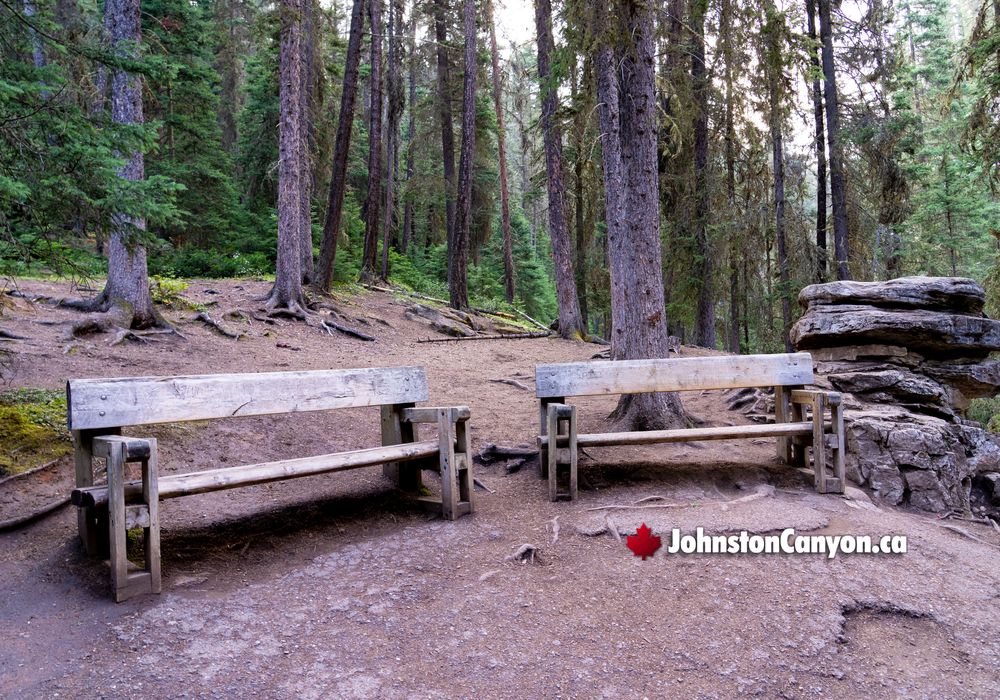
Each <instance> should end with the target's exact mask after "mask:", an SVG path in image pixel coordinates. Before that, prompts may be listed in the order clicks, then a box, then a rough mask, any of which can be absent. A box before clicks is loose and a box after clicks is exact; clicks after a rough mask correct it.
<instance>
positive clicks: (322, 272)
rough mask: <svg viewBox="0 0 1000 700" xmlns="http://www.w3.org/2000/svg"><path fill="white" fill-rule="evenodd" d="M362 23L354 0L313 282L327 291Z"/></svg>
mask: <svg viewBox="0 0 1000 700" xmlns="http://www.w3.org/2000/svg"><path fill="white" fill-rule="evenodd" d="M364 23H365V0H354V8H353V9H352V10H351V33H350V37H349V38H348V40H347V56H346V57H345V60H344V89H343V92H342V93H341V96H340V115H339V118H338V122H337V137H336V141H335V142H334V147H333V173H332V175H331V176H330V192H329V196H328V198H327V204H326V219H324V221H323V240H322V243H321V245H320V253H319V265H318V267H317V270H316V277H315V279H316V281H315V285H316V287H318V288H319V289H321V290H323V291H329V289H330V284H331V283H332V282H333V267H334V264H335V263H336V260H337V237H338V236H339V235H340V215H341V213H342V212H343V210H344V190H345V187H346V183H347V156H348V155H349V151H350V150H351V132H352V130H353V128H354V103H355V101H356V99H357V94H358V64H359V63H360V62H361V34H362V32H363V31H364Z"/></svg>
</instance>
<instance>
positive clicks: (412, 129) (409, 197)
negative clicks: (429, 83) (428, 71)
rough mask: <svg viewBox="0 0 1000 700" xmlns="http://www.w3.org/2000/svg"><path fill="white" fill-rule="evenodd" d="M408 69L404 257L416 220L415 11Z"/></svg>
mask: <svg viewBox="0 0 1000 700" xmlns="http://www.w3.org/2000/svg"><path fill="white" fill-rule="evenodd" d="M409 59H410V60H409V68H408V76H407V80H408V83H409V85H408V88H409V89H408V95H407V103H408V104H409V107H410V112H409V116H408V122H407V126H406V203H405V205H404V206H403V242H402V245H401V247H400V252H401V253H403V254H404V255H405V254H406V253H407V251H408V250H409V249H410V244H411V243H413V233H414V227H415V226H416V220H415V219H414V216H413V214H414V212H413V204H414V203H413V192H412V187H413V171H414V158H415V156H414V151H415V148H416V144H415V143H414V141H415V139H416V136H417V13H416V11H415V9H413V10H410V55H409Z"/></svg>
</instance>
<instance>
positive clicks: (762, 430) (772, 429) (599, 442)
mask: <svg viewBox="0 0 1000 700" xmlns="http://www.w3.org/2000/svg"><path fill="white" fill-rule="evenodd" d="M812 432H813V423H812V421H800V422H795V423H774V424H766V425H735V426H728V425H726V426H721V427H716V428H681V429H677V430H645V431H638V432H632V433H589V434H583V433H581V434H580V435H578V436H577V438H576V444H577V445H578V446H579V447H604V446H608V445H656V444H660V443H665V442H688V441H689V440H739V439H743V438H754V437H762V438H768V437H788V436H792V435H812ZM538 445H539V447H545V448H546V449H547V448H548V446H549V438H548V436H546V435H542V436H539V438H538ZM560 446H562V444H560Z"/></svg>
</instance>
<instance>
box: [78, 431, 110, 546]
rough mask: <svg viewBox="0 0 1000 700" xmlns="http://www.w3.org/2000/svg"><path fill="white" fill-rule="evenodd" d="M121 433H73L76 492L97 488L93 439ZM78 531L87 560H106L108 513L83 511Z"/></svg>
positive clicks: (93, 509) (86, 509)
mask: <svg viewBox="0 0 1000 700" xmlns="http://www.w3.org/2000/svg"><path fill="white" fill-rule="evenodd" d="M120 432H121V430H120V429H118V428H104V429H101V430H99V431H95V430H74V431H73V460H74V463H75V471H76V486H77V488H85V487H87V486H93V485H94V453H93V442H94V438H95V437H97V436H99V435H117V434H120ZM76 517H77V531H78V532H79V534H80V542H81V543H82V544H83V550H84V551H85V552H86V553H87V556H89V557H94V558H96V559H107V557H108V552H109V551H110V543H109V542H108V509H107V508H106V507H99V508H80V509H79V510H78V511H77V514H76Z"/></svg>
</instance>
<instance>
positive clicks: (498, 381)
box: [490, 379, 531, 391]
mask: <svg viewBox="0 0 1000 700" xmlns="http://www.w3.org/2000/svg"><path fill="white" fill-rule="evenodd" d="M490 381H491V382H493V383H494V384H509V385H511V386H512V387H514V388H515V389H520V390H521V391H531V387H529V386H528V385H526V384H524V383H522V382H519V381H517V380H516V379H491V380H490Z"/></svg>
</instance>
